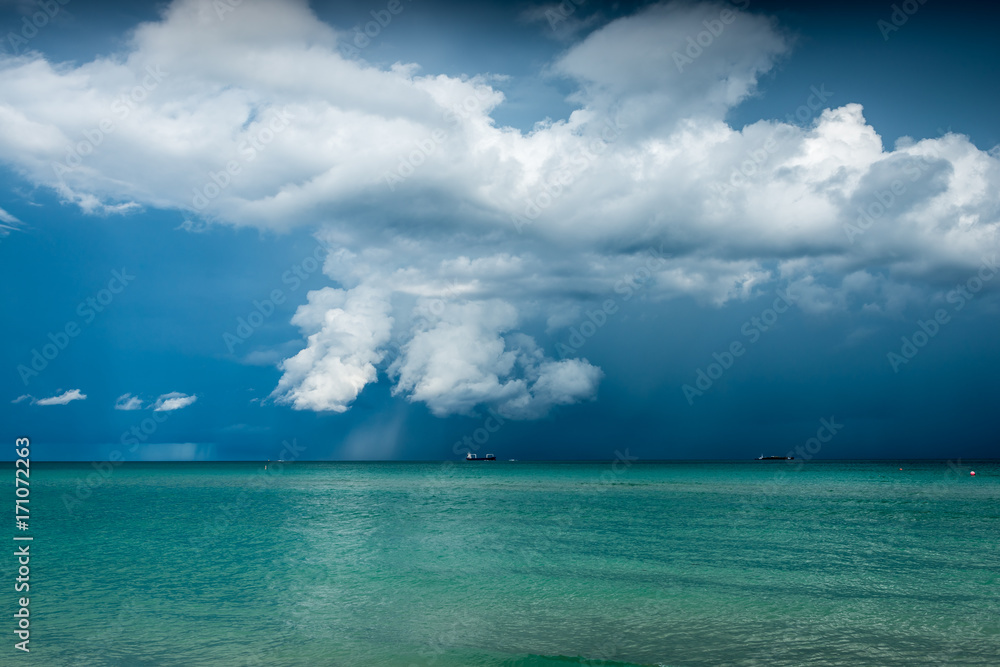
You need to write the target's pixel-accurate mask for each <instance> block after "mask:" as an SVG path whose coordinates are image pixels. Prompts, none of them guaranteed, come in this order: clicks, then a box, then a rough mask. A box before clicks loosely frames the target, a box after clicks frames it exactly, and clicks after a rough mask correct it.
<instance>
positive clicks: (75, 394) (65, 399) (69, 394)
mask: <svg viewBox="0 0 1000 667" xmlns="http://www.w3.org/2000/svg"><path fill="white" fill-rule="evenodd" d="M86 398H87V395H86V394H84V393H82V392H81V391H80V390H79V389H70V390H69V391H65V392H63V393H61V394H57V395H56V396H50V397H49V398H40V399H38V400H37V401H34V404H35V405H66V404H67V403H71V402H72V401H83V400H85V399H86Z"/></svg>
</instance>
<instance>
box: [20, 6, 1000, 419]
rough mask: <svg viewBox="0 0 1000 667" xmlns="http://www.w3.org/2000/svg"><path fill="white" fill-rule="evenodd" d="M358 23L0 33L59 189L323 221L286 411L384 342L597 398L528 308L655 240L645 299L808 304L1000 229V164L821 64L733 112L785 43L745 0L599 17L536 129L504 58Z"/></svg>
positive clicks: (39, 173) (242, 215) (203, 12)
mask: <svg viewBox="0 0 1000 667" xmlns="http://www.w3.org/2000/svg"><path fill="white" fill-rule="evenodd" d="M348 38H349V36H348V35H345V34H344V33H341V32H338V31H337V30H336V29H333V28H331V27H329V26H327V25H324V24H323V23H321V22H320V21H318V20H317V19H316V17H315V16H314V15H313V14H312V13H311V12H310V10H309V8H308V6H307V4H306V3H305V2H287V1H284V0H282V1H279V0H245V1H244V2H243V3H241V4H240V5H239V6H238V7H236V8H235V9H234V11H232V12H228V13H226V14H225V16H224V17H220V16H219V15H218V14H217V12H216V11H215V10H214V9H213V3H211V2H208V1H207V0H177V1H175V2H174V3H173V4H171V5H170V6H169V7H168V8H167V9H166V11H165V13H164V15H163V17H162V19H161V20H160V21H157V22H154V23H149V24H144V25H142V26H140V27H138V28H137V29H136V30H135V32H134V34H133V35H132V37H131V41H130V42H129V48H128V51H127V52H126V53H124V54H122V55H121V56H120V57H114V58H103V59H98V60H95V61H93V62H90V63H85V64H82V65H79V66H74V65H66V64H63V65H54V64H52V63H50V62H48V61H47V60H45V59H44V58H43V57H42V56H40V55H38V54H32V55H28V56H24V57H9V56H0V155H2V157H3V159H4V160H5V161H6V162H7V163H8V164H10V165H11V166H13V167H14V168H16V169H18V170H19V171H20V172H22V173H24V174H25V175H26V176H27V177H28V178H29V179H31V180H32V181H34V182H35V183H37V184H39V185H43V186H49V187H52V188H55V189H56V190H58V191H59V192H60V193H61V194H62V195H63V196H64V197H65V198H66V199H67V200H68V201H73V202H76V203H78V204H79V205H80V206H81V207H83V208H84V209H86V210H93V211H111V212H124V213H127V212H129V211H131V210H134V209H136V208H138V207H140V206H154V207H161V208H176V209H180V210H183V211H186V212H187V213H188V214H189V215H190V216H192V218H195V217H197V218H201V219H205V220H209V221H215V222H218V223H223V224H231V225H254V226H258V227H263V228H272V229H283V228H287V227H288V226H290V225H315V226H317V227H318V228H320V230H321V231H320V232H319V236H320V237H321V238H322V239H323V240H324V241H325V242H326V244H327V245H328V247H329V249H330V253H331V254H330V257H329V258H328V260H327V263H326V266H325V269H324V270H325V271H326V273H327V275H328V276H329V277H330V278H331V279H333V280H334V281H335V282H336V283H337V285H338V287H336V288H335V287H329V288H325V289H323V290H319V291H317V292H313V293H312V294H310V295H309V301H308V303H307V304H305V305H303V306H302V307H301V308H300V310H299V312H298V314H297V315H296V317H295V320H294V323H295V324H296V325H298V326H299V327H300V328H301V329H302V331H303V334H304V335H305V336H306V337H307V345H306V347H305V349H303V350H302V351H301V352H299V353H298V354H297V355H295V356H293V357H291V358H289V359H286V360H285V361H284V362H283V364H282V370H283V376H282V378H281V380H280V382H279V384H278V387H277V388H276V390H275V393H274V396H275V399H276V400H277V401H279V402H283V403H287V404H289V405H291V406H293V407H295V408H298V409H307V410H332V411H343V410H346V409H347V408H348V407H349V405H350V404H351V402H352V401H353V400H354V399H355V398H356V397H357V396H358V394H359V392H360V391H362V389H363V388H364V386H365V385H366V384H368V383H370V382H374V381H376V380H377V378H378V374H379V370H380V369H382V370H384V371H385V372H386V373H387V374H388V377H390V378H391V379H392V380H393V381H394V382H395V386H394V392H395V393H396V394H397V395H400V396H404V397H406V398H408V399H409V400H414V401H421V402H425V403H426V404H427V405H428V407H429V408H430V409H431V410H432V411H433V412H434V413H435V414H439V415H444V414H450V413H455V412H458V413H468V412H470V411H472V410H475V409H476V406H477V405H484V404H485V405H491V406H493V407H495V408H496V409H498V410H501V411H503V412H505V413H506V414H508V415H509V416H512V417H521V418H533V417H537V416H540V415H542V414H544V413H545V412H546V411H547V410H548V409H550V408H551V407H552V406H554V405H560V404H567V403H572V402H575V401H580V400H585V399H588V398H591V397H593V396H594V395H595V392H596V389H597V385H598V382H599V379H600V377H601V371H600V370H599V369H597V368H595V367H594V366H593V365H591V364H590V363H589V362H587V361H586V360H584V359H578V360H573V359H566V360H563V361H554V360H553V359H552V358H551V356H550V355H551V353H549V355H547V354H546V353H545V352H544V350H543V349H542V348H540V347H539V345H538V344H537V343H536V342H535V341H534V340H533V339H532V338H530V337H528V336H526V335H524V334H523V333H522V332H521V331H520V330H519V329H518V327H524V326H526V325H527V324H529V323H531V322H535V323H537V322H540V321H546V320H547V321H549V323H550V325H551V326H569V325H570V324H572V323H573V319H572V313H574V312H577V309H578V306H580V305H581V304H584V303H590V302H596V301H598V300H600V299H603V298H605V297H607V296H608V295H609V294H612V293H613V290H614V286H615V285H616V283H618V282H619V281H621V280H622V277H623V276H628V275H632V274H634V272H635V271H636V270H637V268H638V267H640V266H642V265H643V263H644V257H645V255H644V253H645V251H646V250H647V249H648V248H656V249H659V250H661V251H662V252H663V253H665V254H666V255H668V256H669V260H668V261H666V262H663V263H662V264H660V265H659V266H657V268H656V270H655V271H653V272H652V273H651V275H650V277H649V279H648V281H646V283H645V295H646V296H648V298H655V299H664V298H670V297H673V296H677V295H691V296H693V297H694V298H696V299H698V300H700V301H702V302H704V303H707V304H716V305H721V304H724V303H726V302H728V301H730V300H732V299H744V298H748V297H751V296H753V295H754V294H756V293H758V292H760V291H761V290H765V289H766V290H772V289H774V288H775V287H784V288H787V289H789V290H790V291H791V292H792V293H794V294H795V295H796V296H797V303H798V304H799V305H800V306H801V307H802V308H803V309H804V310H806V311H807V312H835V311H838V310H843V309H861V308H864V309H866V310H867V311H869V312H894V311H897V310H898V309H900V308H901V307H902V306H903V305H905V304H906V303H907V301H908V300H912V299H923V298H926V297H927V296H928V295H929V294H931V293H932V292H934V291H936V290H940V289H942V287H943V286H945V285H947V284H948V282H949V281H951V280H952V278H953V277H954V276H955V275H956V274H962V273H964V272H968V271H970V270H973V269H974V268H975V267H976V266H978V265H979V263H980V261H981V256H982V254H983V252H984V251H985V252H993V251H995V250H996V246H997V242H996V232H997V224H998V211H1000V190H998V189H997V188H995V187H991V184H993V183H996V182H998V180H1000V163H998V160H997V159H996V158H994V157H992V156H991V155H989V154H987V153H985V152H983V151H980V150H979V149H977V148H976V147H975V146H974V145H972V144H971V143H970V142H969V140H968V139H967V138H966V137H964V136H961V135H957V134H948V135H945V136H943V137H939V138H933V139H922V140H919V141H918V140H910V139H904V140H901V141H900V142H899V143H898V144H897V145H896V146H894V147H891V148H887V147H886V146H884V145H883V143H882V140H881V138H880V137H879V135H878V134H877V132H876V130H875V129H874V128H873V127H871V126H869V125H868V124H867V122H866V120H865V118H864V115H863V109H862V108H861V106H859V105H858V104H854V103H851V102H850V101H849V100H840V99H839V98H836V96H835V91H832V92H831V91H829V90H827V89H826V88H825V87H823V86H819V85H818V84H817V86H816V87H813V88H812V89H809V90H803V91H802V105H803V107H804V108H810V109H811V110H814V111H815V113H816V116H815V120H814V121H810V122H809V124H808V125H807V126H800V125H798V124H793V123H791V122H786V121H782V120H769V119H764V120H761V121H759V122H756V123H754V124H751V125H748V126H747V127H744V128H742V129H737V128H733V127H730V126H729V125H728V124H727V123H726V122H725V121H724V118H725V114H726V113H727V111H729V110H730V109H731V108H732V107H733V106H734V105H736V104H738V103H739V102H740V101H741V100H743V99H745V98H746V97H747V96H748V95H750V94H752V93H753V92H754V91H755V88H756V85H757V80H758V77H759V76H760V75H761V74H762V73H765V72H768V71H770V70H771V68H772V67H773V65H774V63H775V62H776V60H777V59H779V58H782V57H786V56H787V55H788V53H789V40H788V38H787V37H786V36H785V35H784V34H783V33H782V32H781V30H780V29H779V27H778V26H777V25H776V23H775V22H774V21H773V20H771V19H769V18H767V17H763V16H761V15H759V14H755V13H750V12H746V11H740V10H739V9H738V8H737V7H735V6H734V4H733V3H726V4H720V3H702V4H690V3H664V4H659V5H655V6H651V7H648V8H646V9H644V10H642V12H641V13H640V14H638V15H636V16H631V17H625V18H621V19H618V20H615V21H612V22H610V23H608V24H606V25H604V26H603V27H600V28H598V29H596V30H594V31H593V32H591V33H590V34H589V35H587V36H586V37H585V38H583V39H582V40H581V41H579V42H578V43H576V44H575V45H573V46H571V47H570V48H569V49H568V50H567V51H566V52H565V53H564V54H563V55H562V56H561V57H560V58H559V59H558V60H557V61H556V62H554V63H552V64H551V70H552V71H554V72H556V73H559V74H562V75H564V76H566V77H568V78H569V79H570V80H571V81H574V82H575V83H576V92H575V93H574V94H573V96H572V100H573V101H574V102H575V103H576V104H577V105H578V107H579V108H578V109H577V110H576V111H574V112H573V113H572V114H571V115H570V116H569V117H568V118H566V119H563V120H556V121H544V122H540V123H538V124H537V125H536V126H535V128H534V129H533V130H531V131H530V132H522V131H519V130H516V129H513V128H509V127H497V125H496V124H495V123H494V121H493V119H492V117H491V112H492V111H493V110H494V109H495V108H496V107H497V105H499V104H502V103H503V95H502V93H501V92H499V91H498V90H497V89H496V88H495V87H494V84H495V81H494V80H492V79H490V78H489V77H486V76H479V77H473V78H458V77H451V76H446V75H435V74H433V73H430V74H421V73H420V70H419V69H418V67H417V66H416V65H410V64H396V65H395V66H393V67H391V68H389V69H386V70H383V69H378V68H375V67H372V66H370V65H368V64H366V63H365V62H364V61H363V60H361V59H357V58H351V57H345V56H343V55H342V52H343V50H342V49H341V48H340V47H342V46H344V44H345V43H347V40H348ZM192 41H197V42H198V43H199V44H200V45H202V47H201V48H200V49H199V50H197V51H195V50H193V49H190V48H189V47H188V45H189V44H190V43H191V42H192ZM692 45H694V46H692ZM834 99H837V104H836V105H834V104H833V100H834ZM795 111H796V110H795V109H789V112H790V114H793V113H794V112H795ZM811 113H812V112H811ZM567 313H568V314H569V315H567ZM553 323H555V324H553Z"/></svg>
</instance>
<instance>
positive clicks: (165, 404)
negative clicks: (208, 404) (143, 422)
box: [153, 391, 198, 412]
mask: <svg viewBox="0 0 1000 667" xmlns="http://www.w3.org/2000/svg"><path fill="white" fill-rule="evenodd" d="M197 400H198V397H197V396H195V395H194V394H191V395H188V394H182V393H181V392H179V391H172V392H170V393H169V394H163V395H161V396H160V397H159V398H157V399H156V402H155V403H154V404H153V411H154V412H171V411H173V410H180V409H181V408H186V407H187V406H189V405H191V404H192V403H194V402H195V401H197Z"/></svg>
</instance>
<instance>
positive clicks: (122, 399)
mask: <svg viewBox="0 0 1000 667" xmlns="http://www.w3.org/2000/svg"><path fill="white" fill-rule="evenodd" d="M141 409H142V399H141V398H139V397H138V396H133V395H132V394H122V395H121V396H119V397H118V400H117V401H115V410H141Z"/></svg>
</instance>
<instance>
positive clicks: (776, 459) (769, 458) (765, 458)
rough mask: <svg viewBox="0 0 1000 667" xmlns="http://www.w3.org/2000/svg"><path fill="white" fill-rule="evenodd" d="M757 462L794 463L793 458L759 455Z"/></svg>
mask: <svg viewBox="0 0 1000 667" xmlns="http://www.w3.org/2000/svg"><path fill="white" fill-rule="evenodd" d="M756 460H757V461H794V460H795V457H794V456H764V455H763V454H761V455H760V456H758V457H757V458H756Z"/></svg>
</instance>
